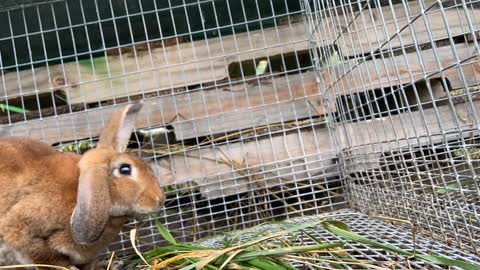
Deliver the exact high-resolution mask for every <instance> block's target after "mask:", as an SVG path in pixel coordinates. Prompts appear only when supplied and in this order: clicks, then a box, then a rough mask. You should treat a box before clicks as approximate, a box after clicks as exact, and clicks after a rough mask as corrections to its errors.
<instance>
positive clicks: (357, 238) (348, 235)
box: [322, 221, 412, 256]
mask: <svg viewBox="0 0 480 270" xmlns="http://www.w3.org/2000/svg"><path fill="white" fill-rule="evenodd" d="M322 225H323V227H324V228H325V229H326V230H327V231H329V232H331V233H333V234H335V235H337V236H339V237H341V238H343V239H345V240H350V241H353V242H357V243H362V244H366V245H370V246H373V247H376V248H381V249H383V250H387V251H391V252H394V253H398V254H400V255H403V256H412V253H410V252H407V251H404V250H401V249H399V248H397V247H395V246H393V245H390V244H384V243H379V242H377V241H374V240H370V239H368V238H366V237H363V236H361V235H358V234H356V233H353V232H349V231H346V230H343V229H341V228H338V227H337V226H335V225H334V224H332V223H331V222H329V221H325V222H323V223H322Z"/></svg>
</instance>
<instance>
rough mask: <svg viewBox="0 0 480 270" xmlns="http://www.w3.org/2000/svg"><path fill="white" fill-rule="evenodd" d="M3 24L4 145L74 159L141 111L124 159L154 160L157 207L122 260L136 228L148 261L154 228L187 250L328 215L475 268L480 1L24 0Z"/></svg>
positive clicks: (388, 257) (370, 254)
mask: <svg viewBox="0 0 480 270" xmlns="http://www.w3.org/2000/svg"><path fill="white" fill-rule="evenodd" d="M0 25H3V27H0V70H1V78H2V79H1V82H0V93H1V94H2V95H1V96H0V99H1V101H0V107H1V111H0V135H1V136H29V137H32V138H36V139H40V140H42V141H44V142H47V143H49V144H51V145H53V146H55V147H56V148H57V149H58V150H59V151H72V152H77V153H83V152H85V151H87V150H88V149H90V148H92V147H94V146H95V144H96V142H97V139H98V135H99V132H100V131H101V128H102V127H103V125H104V124H105V122H106V121H107V120H108V119H109V118H110V116H111V115H112V114H113V112H114V111H116V110H117V109H118V107H119V106H123V105H124V104H126V103H129V102H131V101H134V100H140V99H142V100H144V102H145V105H144V109H143V110H142V111H141V112H140V113H139V117H138V121H137V125H136V129H135V132H134V134H133V135H132V137H131V141H130V144H129V146H128V151H130V152H131V153H132V154H134V155H139V156H140V157H142V158H143V159H145V160H147V161H149V162H152V163H154V164H155V165H156V166H157V168H158V170H159V181H160V182H161V183H162V186H163V188H164V190H165V192H166V203H165V206H164V208H163V210H162V211H160V212H159V213H157V214H156V215H153V216H150V217H148V218H145V219H141V220H132V222H130V223H128V224H127V225H126V226H125V227H124V230H123V231H122V233H121V234H120V235H119V238H118V240H117V241H115V242H114V243H112V245H111V246H110V248H109V250H107V251H106V253H105V254H110V252H112V251H115V253H116V254H117V256H120V257H125V256H129V255H131V254H133V253H134V250H133V248H132V245H131V243H130V235H129V231H130V230H131V229H136V230H137V233H138V238H137V239H135V243H136V247H137V248H138V249H139V250H140V251H142V252H146V251H149V250H152V249H153V248H155V247H159V246H163V245H165V244H167V243H166V242H165V240H164V238H163V237H162V236H161V235H160V234H159V232H158V230H157V226H156V224H157V223H160V224H163V225H164V226H165V227H167V228H168V229H169V230H170V232H171V233H172V235H173V236H174V237H175V238H176V239H177V240H178V241H180V242H198V241H204V240H203V239H205V238H208V237H214V236H218V235H223V234H224V233H225V232H231V231H236V230H245V229H249V228H251V227H253V226H255V225H258V224H262V223H264V222H267V221H284V220H291V221H295V222H299V223H301V222H308V221H309V220H312V219H317V218H319V217H325V216H329V215H333V216H335V217H337V218H338V220H339V221H342V222H344V223H345V224H347V225H348V226H349V227H350V229H351V230H352V231H354V232H356V233H358V234H360V235H362V236H365V237H368V238H370V239H374V240H378V241H383V242H388V243H390V244H391V245H393V246H396V247H399V248H402V249H404V250H406V251H409V252H412V251H413V252H424V253H429V254H436V255H448V256H450V257H451V258H455V259H462V260H465V261H467V262H470V263H477V264H479V263H480V261H479V260H478V255H479V252H480V251H479V245H480V237H479V235H480V217H479V212H480V180H479V178H478V176H477V172H479V169H478V168H479V162H480V145H479V143H480V137H479V134H478V133H479V121H478V109H477V108H478V107H477V106H479V104H480V101H479V98H480V92H478V91H479V89H480V88H479V87H480V84H479V77H480V59H479V53H480V46H479V40H480V34H479V30H480V1H478V0H471V1H460V0H448V1H435V0H421V1H395V0H390V1H383V0H382V1H380V0H368V1H366V0H358V1H357V0H350V1H349V0H336V1H321V0H281V1H267V0H241V1H233V0H219V1H217V0H215V1H212V0H182V1H179V0H178V1H177V0H168V1H160V0H134V1H125V0H57V1H33V0H32V1H20V0H19V1H6V2H4V3H2V4H0ZM412 228H414V229H413V231H415V232H416V233H418V235H416V234H415V233H412ZM309 230H310V232H309V234H311V235H315V236H316V237H317V238H318V239H322V240H323V241H334V240H337V239H338V237H337V236H335V235H334V234H332V233H331V232H328V231H327V230H325V229H324V228H322V227H318V228H317V227H315V228H310V229H309ZM209 239H213V240H212V242H208V241H210V240H208V241H207V242H208V243H207V244H209V245H213V246H216V245H218V243H216V242H215V238H209ZM298 241H302V243H303V241H306V242H308V241H307V240H301V239H299V240H298ZM306 242H305V243H306ZM204 243H205V242H204ZM212 243H213V244H212ZM345 249H346V250H348V251H349V253H348V256H347V257H348V258H350V259H365V260H376V261H379V262H380V263H379V265H380V266H382V267H392V265H393V266H394V267H397V268H398V269H412V268H413V269H425V268H429V269H430V268H431V269H443V268H442V267H440V266H438V265H436V264H434V263H429V262H425V261H417V260H411V261H409V260H402V259H401V257H399V256H398V255H396V254H394V253H393V252H388V251H385V250H382V249H380V248H378V247H372V246H369V245H366V244H360V243H353V242H348V243H347V246H346V247H345ZM323 265H324V267H326V268H328V267H332V264H329V263H328V262H324V263H323ZM337 266H338V264H337ZM341 266H342V267H343V268H342V269H353V268H355V266H352V265H350V264H341ZM299 267H300V268H308V265H302V266H299ZM310 268H311V267H310Z"/></svg>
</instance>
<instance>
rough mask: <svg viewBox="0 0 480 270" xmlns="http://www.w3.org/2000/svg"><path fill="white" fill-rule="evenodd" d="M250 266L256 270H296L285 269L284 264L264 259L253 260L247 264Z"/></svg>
mask: <svg viewBox="0 0 480 270" xmlns="http://www.w3.org/2000/svg"><path fill="white" fill-rule="evenodd" d="M247 263H248V264H249V265H251V266H253V267H255V268H256V269H260V270H291V269H295V268H293V267H292V268H289V267H285V266H284V265H282V264H278V263H276V262H273V261H270V260H267V259H263V258H256V259H251V260H249V261H248V262H247Z"/></svg>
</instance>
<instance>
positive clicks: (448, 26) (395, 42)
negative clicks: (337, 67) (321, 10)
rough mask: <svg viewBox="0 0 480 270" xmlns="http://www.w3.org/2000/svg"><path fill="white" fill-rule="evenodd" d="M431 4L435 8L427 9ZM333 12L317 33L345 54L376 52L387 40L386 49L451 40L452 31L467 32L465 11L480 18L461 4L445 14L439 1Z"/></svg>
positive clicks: (322, 41)
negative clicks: (350, 11) (449, 38)
mask: <svg viewBox="0 0 480 270" xmlns="http://www.w3.org/2000/svg"><path fill="white" fill-rule="evenodd" d="M430 6H433V8H431V9H429V10H428V11H425V9H427V8H429V7H430ZM331 12H332V15H331V16H330V17H325V18H322V22H321V23H320V24H319V25H318V29H316V34H315V35H316V37H317V39H318V41H319V43H320V44H324V45H329V44H333V43H335V44H336V45H337V46H338V48H339V49H340V52H341V53H342V54H343V55H344V56H354V55H360V54H363V53H369V52H371V51H375V50H377V49H378V48H379V47H380V46H381V45H383V44H384V43H385V42H387V41H388V44H386V45H385V46H383V47H382V49H384V50H385V49H390V48H399V47H401V46H404V47H410V46H412V45H413V44H414V41H416V42H417V43H418V44H422V43H430V41H431V38H432V39H433V40H435V41H437V40H443V39H448V37H449V33H450V35H451V36H453V37H454V36H458V35H464V34H468V33H470V28H469V26H468V21H467V16H466V13H468V15H469V16H470V18H480V9H478V8H467V9H465V10H464V9H463V8H462V6H461V5H458V6H457V7H449V8H447V9H444V14H445V17H444V15H443V14H442V11H441V10H440V8H439V6H438V1H436V0H424V1H409V2H408V3H402V4H396V5H393V6H392V7H390V6H384V7H381V8H375V9H365V10H363V11H361V12H355V13H353V14H352V13H347V14H335V13H333V12H334V11H331ZM422 13H423V15H422ZM329 15H330V14H329ZM418 16H420V17H418ZM417 17H418V18H417ZM444 19H445V20H444ZM412 21H413V22H412ZM446 22H447V23H446ZM474 28H475V27H474ZM400 30H401V31H400ZM476 31H478V26H477V27H476ZM397 33H398V34H397ZM430 35H431V36H430ZM322 46H323V45H322Z"/></svg>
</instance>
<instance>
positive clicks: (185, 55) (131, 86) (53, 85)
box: [0, 23, 308, 104]
mask: <svg viewBox="0 0 480 270" xmlns="http://www.w3.org/2000/svg"><path fill="white" fill-rule="evenodd" d="M304 29H305V28H304V25H303V23H294V24H291V25H283V26H279V27H278V28H270V29H264V30H259V31H253V32H250V33H241V34H236V35H229V36H225V37H219V38H213V39H206V40H200V41H195V42H191V43H181V44H178V45H176V46H168V47H152V48H150V49H148V47H146V46H143V47H144V48H143V50H136V51H133V50H132V52H130V53H126V54H109V55H106V56H105V57H98V58H94V59H93V61H90V60H82V61H80V62H70V63H66V64H63V65H55V66H48V67H41V68H35V69H32V70H25V71H21V72H18V73H17V72H11V73H7V74H2V75H3V76H2V78H1V80H0V93H4V94H5V95H6V96H8V98H13V97H15V96H20V95H31V94H34V93H37V92H38V93H42V92H50V91H52V90H54V89H63V90H65V91H66V92H67V95H68V102H69V103H70V104H75V103H82V102H87V103H88V102H94V101H99V100H107V99H112V98H115V97H122V96H130V95H135V94H139V93H144V92H149V91H156V90H164V89H170V88H176V87H185V86H187V85H196V84H200V83H207V82H212V81H217V80H221V79H225V78H227V77H228V65H229V64H230V63H233V62H237V61H243V60H248V59H254V58H255V59H256V58H261V57H267V56H270V55H276V54H281V53H288V52H294V51H299V50H306V49H308V43H307V42H306V35H305V34H304ZM4 98H5V97H3V99H4Z"/></svg>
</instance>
